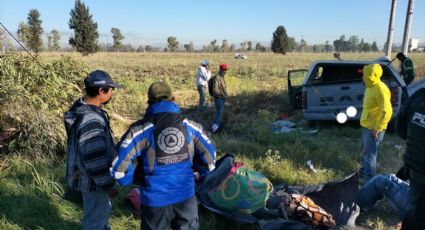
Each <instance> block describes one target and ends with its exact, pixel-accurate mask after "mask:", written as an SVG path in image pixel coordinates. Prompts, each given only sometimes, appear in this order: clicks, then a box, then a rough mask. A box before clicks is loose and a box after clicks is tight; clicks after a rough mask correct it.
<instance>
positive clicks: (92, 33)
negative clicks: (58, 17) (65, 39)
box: [69, 0, 99, 55]
mask: <svg viewBox="0 0 425 230" xmlns="http://www.w3.org/2000/svg"><path fill="white" fill-rule="evenodd" d="M70 14H71V18H70V19H69V28H70V29H71V30H74V36H71V37H70V38H69V44H70V45H71V46H72V47H74V48H75V49H76V50H77V51H78V52H80V53H82V54H83V55H88V54H91V53H95V52H96V51H97V50H98V49H99V45H98V42H97V39H98V38H99V33H98V32H97V23H96V22H94V21H93V15H91V14H90V12H89V8H88V7H86V6H85V5H84V3H82V2H81V1H80V0H76V1H75V6H74V9H72V10H71V13H70Z"/></svg>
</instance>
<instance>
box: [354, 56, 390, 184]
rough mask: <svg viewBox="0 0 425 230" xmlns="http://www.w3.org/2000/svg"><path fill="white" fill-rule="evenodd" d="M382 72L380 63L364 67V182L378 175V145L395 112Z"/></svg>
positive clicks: (362, 170) (361, 121) (362, 116)
mask: <svg viewBox="0 0 425 230" xmlns="http://www.w3.org/2000/svg"><path fill="white" fill-rule="evenodd" d="M382 72H383V71H382V67H381V65H379V64H370V65H366V66H365V67H363V82H364V83H365V86H366V90H365V93H364V98H363V111H362V115H361V118H360V125H361V126H362V127H363V130H362V142H363V156H362V165H361V168H360V180H361V181H363V182H366V181H368V180H369V179H370V178H372V177H373V176H375V175H376V157H377V155H378V151H377V149H378V145H379V143H380V142H381V141H382V140H383V139H384V134H385V130H386V128H387V125H388V122H389V121H390V120H391V116H392V113H393V110H392V106H391V93H390V90H389V89H388V87H387V86H386V85H385V83H383V82H382V81H381V76H382Z"/></svg>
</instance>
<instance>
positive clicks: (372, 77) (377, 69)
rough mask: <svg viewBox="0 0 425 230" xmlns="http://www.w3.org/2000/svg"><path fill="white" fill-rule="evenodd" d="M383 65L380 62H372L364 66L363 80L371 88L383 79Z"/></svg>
mask: <svg viewBox="0 0 425 230" xmlns="http://www.w3.org/2000/svg"><path fill="white" fill-rule="evenodd" d="M382 72H383V70H382V67H381V65H380V64H370V65H366V66H365V67H363V81H364V83H365V85H366V87H368V88H370V87H373V86H374V85H376V84H378V82H380V81H381V76H382Z"/></svg>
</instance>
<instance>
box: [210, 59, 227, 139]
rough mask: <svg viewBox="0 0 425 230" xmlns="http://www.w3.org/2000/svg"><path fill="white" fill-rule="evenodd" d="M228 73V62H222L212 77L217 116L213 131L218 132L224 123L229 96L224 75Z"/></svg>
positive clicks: (212, 91)
mask: <svg viewBox="0 0 425 230" xmlns="http://www.w3.org/2000/svg"><path fill="white" fill-rule="evenodd" d="M226 73H227V64H221V65H220V68H219V70H218V74H217V75H215V76H214V77H212V78H211V80H210V81H211V96H213V97H214V104H215V117H214V121H213V124H212V127H211V131H212V132H213V133H215V132H218V130H219V128H220V126H221V125H222V122H221V119H222V116H223V111H224V103H225V102H226V99H227V97H228V94H227V86H226V81H225V80H224V76H225V75H226Z"/></svg>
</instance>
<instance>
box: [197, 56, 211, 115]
mask: <svg viewBox="0 0 425 230" xmlns="http://www.w3.org/2000/svg"><path fill="white" fill-rule="evenodd" d="M209 64H210V62H209V61H208V60H204V61H203V62H202V63H201V66H200V67H199V68H198V72H197V73H196V77H195V83H196V89H197V90H198V92H199V111H201V112H202V111H204V107H205V91H206V89H207V85H208V80H209V79H210V78H211V71H210V66H209Z"/></svg>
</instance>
